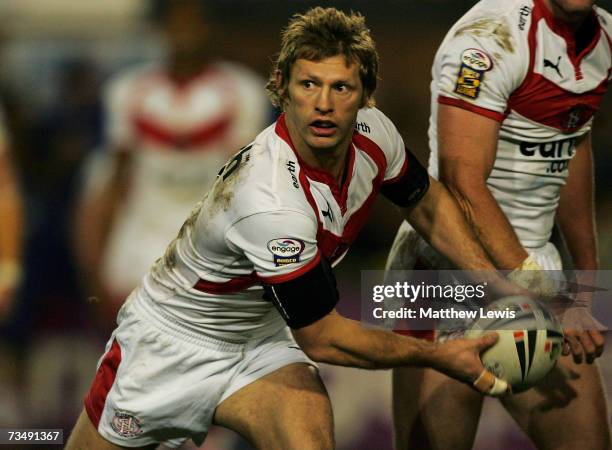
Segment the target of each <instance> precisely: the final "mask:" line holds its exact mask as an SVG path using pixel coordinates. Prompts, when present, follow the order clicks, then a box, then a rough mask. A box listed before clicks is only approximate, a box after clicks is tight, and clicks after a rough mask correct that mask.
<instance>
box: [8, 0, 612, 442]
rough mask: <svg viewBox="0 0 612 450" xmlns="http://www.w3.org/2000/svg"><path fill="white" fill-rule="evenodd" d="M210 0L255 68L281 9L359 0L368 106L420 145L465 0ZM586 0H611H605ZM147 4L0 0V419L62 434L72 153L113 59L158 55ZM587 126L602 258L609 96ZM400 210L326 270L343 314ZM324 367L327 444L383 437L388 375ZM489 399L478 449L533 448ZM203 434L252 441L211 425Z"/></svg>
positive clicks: (236, 53)
mask: <svg viewBox="0 0 612 450" xmlns="http://www.w3.org/2000/svg"><path fill="white" fill-rule="evenodd" d="M210 3H211V5H212V6H213V7H214V13H215V14H214V37H213V39H214V40H215V41H214V43H215V48H217V49H218V55H217V56H218V57H219V58H228V59H233V60H237V61H241V62H243V63H245V64H247V65H248V66H250V67H251V68H253V69H255V70H256V71H257V72H259V73H260V74H261V75H262V76H264V77H265V76H267V72H268V70H269V66H270V61H271V58H272V57H273V56H274V54H275V52H276V51H277V49H278V36H279V32H280V29H281V28H282V26H283V25H284V24H285V23H286V22H287V19H288V17H289V16H290V15H291V14H292V13H294V12H299V11H304V10H305V9H307V8H308V7H310V6H315V5H323V6H337V7H340V8H343V9H347V10H349V9H352V10H358V11H361V12H362V13H364V14H365V16H366V18H367V22H368V24H369V26H370V28H371V29H372V32H373V35H374V37H375V39H376V41H377V44H378V50H379V52H380V56H381V59H382V73H381V78H382V80H381V84H380V89H379V91H378V94H377V102H378V105H379V107H380V108H381V109H382V110H383V111H385V112H386V114H387V115H389V116H390V117H391V118H392V119H393V120H394V121H395V123H396V124H397V125H398V127H399V129H400V132H401V133H402V135H403V136H404V139H405V141H406V143H407V144H408V145H409V146H410V147H411V148H413V149H414V150H415V152H416V153H417V155H418V156H419V157H420V158H421V160H422V161H423V162H425V161H426V160H427V154H428V150H427V139H426V131H427V121H428V113H429V81H430V66H431V62H432V59H433V54H434V52H435V50H436V48H437V46H438V44H439V43H440V41H441V39H442V37H443V36H444V34H445V32H446V30H447V29H448V28H449V27H450V25H451V24H452V23H453V21H454V20H456V19H457V18H458V17H459V16H460V15H461V14H462V13H463V12H465V11H466V10H467V9H468V8H469V7H470V6H471V5H472V4H473V3H474V1H466V0H425V1H415V0H412V1H408V0H395V1H391V0H379V1H376V2H375V1H365V0H361V1H359V0H354V1H350V2H349V1H336V2H323V1H320V2H316V3H315V2H308V1H298V0H292V1H290V2H288V1H280V0H267V1H264V0H248V1H247V0H216V1H211V2H210ZM598 3H599V4H600V5H601V6H603V7H605V8H607V9H608V10H610V9H612V0H607V1H600V2H598ZM147 7H148V2H147V1H146V0H112V1H106V2H84V1H78V0H0V99H1V103H2V104H3V107H4V109H5V111H6V116H7V124H8V128H9V132H10V135H11V142H12V151H13V154H14V157H15V162H16V165H17V167H18V173H19V177H20V184H21V188H22V191H23V193H24V195H25V202H26V253H25V271H26V273H25V280H24V283H23V287H22V289H21V292H20V294H19V304H20V307H19V311H20V312H19V313H18V314H16V315H15V318H14V319H13V320H12V323H11V324H10V339H6V340H5V341H4V342H2V343H0V344H1V345H2V346H3V347H4V348H5V349H8V351H11V352H12V353H13V355H14V356H15V357H16V358H15V362H14V363H10V364H9V363H8V362H7V361H8V360H2V361H0V369H1V373H2V376H3V379H2V382H1V383H0V428H6V427H51V428H64V430H65V435H67V433H68V431H69V429H70V428H71V426H72V424H73V423H74V420H75V418H76V416H77V414H78V412H79V411H80V409H81V407H82V397H83V395H84V393H85V391H86V390H87V388H88V386H89V383H90V382H91V379H92V376H93V374H94V371H95V364H96V360H97V358H98V357H99V356H100V354H101V352H102V350H103V345H104V342H105V340H106V339H107V336H106V335H105V334H102V333H101V332H100V331H99V330H100V327H99V326H98V324H97V323H96V317H95V313H94V310H93V308H92V307H91V303H90V302H88V297H89V295H88V292H86V289H85V288H84V285H83V283H82V281H81V279H80V276H79V267H78V266H77V264H76V260H75V258H74V249H73V218H74V214H75V207H76V198H77V196H78V194H79V190H80V187H81V183H82V180H81V177H80V174H81V169H82V166H83V163H84V161H85V160H86V158H87V157H88V156H89V155H91V154H93V153H95V152H100V151H103V142H102V128H103V126H104V123H103V122H104V120H103V114H102V109H101V102H100V88H101V86H102V85H103V83H104V81H105V80H106V79H107V78H108V77H109V76H111V75H112V74H114V73H116V71H117V70H119V69H121V68H124V67H126V66H129V65H131V64H133V63H135V62H140V61H148V60H155V59H158V58H160V57H161V56H162V55H163V45H162V42H161V41H160V37H159V35H158V34H157V33H156V32H155V31H154V29H153V28H152V27H151V26H150V24H149V23H148V21H147V20H146V18H147V16H146V11H147ZM262 89H263V86H262ZM594 130H595V131H594V148H595V156H596V177H597V179H596V183H597V213H598V219H599V241H600V249H601V263H602V268H605V269H611V268H612V158H611V157H610V154H611V151H612V95H608V96H607V98H606V101H605V104H604V107H603V109H602V111H601V112H600V113H599V115H598V117H597V119H596V121H595V128H594ZM398 223H399V217H398V215H397V214H396V213H395V211H394V210H393V209H392V208H391V207H389V206H388V205H387V204H386V203H385V201H384V200H381V201H379V203H378V204H377V205H376V207H375V212H374V214H373V216H372V219H371V220H370V222H369V224H368V225H367V227H366V229H365V230H364V231H363V232H362V235H361V237H360V239H359V240H358V243H357V245H356V246H355V247H354V248H353V250H352V251H351V253H350V254H349V257H347V259H346V260H345V262H344V263H343V264H342V265H341V267H340V268H339V271H338V277H339V283H340V289H341V292H342V294H343V295H342V297H343V300H342V304H341V309H342V310H343V312H344V313H346V314H348V315H351V316H353V317H355V318H358V317H359V301H360V299H359V287H360V282H359V271H360V270H363V269H380V268H382V267H383V265H384V259H385V257H386V252H387V249H388V247H389V245H390V243H391V240H392V239H393V236H394V234H395V230H396V227H397V225H398ZM611 344H612V342H611ZM611 360H612V351H611V350H610V348H608V350H607V352H606V356H604V358H602V360H601V366H602V370H603V371H604V376H605V378H606V379H607V380H612V361H611ZM323 376H324V378H325V381H326V384H327V386H328V389H329V391H330V394H331V396H332V401H333V404H334V409H335V414H336V422H337V438H338V448H339V449H341V450H342V449H345V450H348V449H351V450H383V449H390V448H392V445H391V422H390V409H391V399H390V382H389V379H390V374H389V373H388V372H376V373H375V372H366V371H358V370H355V369H338V368H330V367H324V368H323ZM608 383H610V382H609V381H608ZM608 389H609V390H610V389H612V385H610V384H609V386H608ZM486 408H487V409H486V410H485V416H486V418H485V420H484V421H483V425H482V426H481V429H480V431H479V437H478V442H477V444H476V448H477V449H481V450H485V449H486V450H517V449H529V448H532V447H530V446H529V444H527V443H526V442H525V438H524V437H523V435H522V433H521V432H520V431H518V430H517V429H516V427H515V426H514V425H512V424H510V423H509V420H508V419H507V417H506V415H505V413H504V412H503V411H501V410H500V409H499V407H497V406H496V405H495V404H494V403H493V402H490V403H488V404H487V407H486ZM611 409H612V408H611ZM458 420H459V421H460V418H458ZM20 448H26V447H20ZM205 448H206V449H209V450H213V449H217V450H229V449H247V448H248V446H246V445H245V444H244V443H242V442H241V441H239V440H238V439H237V438H236V437H235V436H233V435H230V434H226V433H223V432H219V431H215V432H213V433H212V434H211V438H210V441H209V442H208V443H207V444H206V446H205Z"/></svg>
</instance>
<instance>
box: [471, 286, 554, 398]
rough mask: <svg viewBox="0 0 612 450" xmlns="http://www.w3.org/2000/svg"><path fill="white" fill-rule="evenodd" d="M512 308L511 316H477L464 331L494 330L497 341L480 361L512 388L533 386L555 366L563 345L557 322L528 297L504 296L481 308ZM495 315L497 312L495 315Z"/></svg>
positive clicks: (475, 335) (473, 335) (479, 333)
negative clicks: (497, 335)
mask: <svg viewBox="0 0 612 450" xmlns="http://www.w3.org/2000/svg"><path fill="white" fill-rule="evenodd" d="M495 310H497V311H508V312H509V314H507V316H510V315H512V314H510V312H512V311H513V312H514V314H513V315H514V318H511V317H507V316H506V317H504V318H497V319H495V318H481V319H479V320H477V321H476V322H475V323H474V324H473V325H472V326H471V327H470V329H469V330H467V331H466V334H465V335H466V337H467V338H478V337H480V336H482V335H483V334H486V333H488V332H492V331H495V332H497V333H498V334H499V340H498V341H497V343H496V344H495V345H494V346H493V347H491V348H489V349H488V350H487V351H485V352H484V353H483V354H482V355H481V360H482V363H483V365H484V366H485V367H486V368H487V369H488V370H490V371H491V372H493V373H494V374H495V376H497V377H498V378H501V379H503V380H505V381H507V382H508V384H510V385H511V386H512V391H513V392H522V391H525V390H527V389H529V388H530V387H532V386H534V385H535V384H536V383H537V382H538V381H540V380H541V379H542V378H544V376H545V375H546V374H547V373H548V372H550V371H551V370H552V368H553V367H554V366H555V364H556V362H557V359H558V358H559V355H560V354H561V350H562V348H563V330H562V329H561V325H560V324H559V322H558V321H557V319H555V317H553V315H552V314H550V313H549V312H548V311H546V309H545V308H543V307H542V306H540V305H539V304H537V303H536V302H534V301H533V300H531V299H530V298H528V297H522V296H512V297H504V298H502V299H499V300H497V301H495V302H493V303H491V304H490V305H489V306H488V307H487V308H485V311H495ZM498 317H499V315H498Z"/></svg>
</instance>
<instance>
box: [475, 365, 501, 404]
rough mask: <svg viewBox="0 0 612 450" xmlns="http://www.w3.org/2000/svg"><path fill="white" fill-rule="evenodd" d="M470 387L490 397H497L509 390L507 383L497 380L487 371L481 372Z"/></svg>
mask: <svg viewBox="0 0 612 450" xmlns="http://www.w3.org/2000/svg"><path fill="white" fill-rule="evenodd" d="M472 386H474V388H475V389H476V390H477V391H478V392H480V393H481V394H486V395H490V396H492V397H499V396H501V395H504V394H506V393H507V392H509V390H510V387H509V386H508V383H507V382H505V381H504V380H502V379H499V378H497V377H496V376H495V375H493V374H492V373H491V372H489V371H488V370H487V369H483V370H482V372H481V373H480V375H479V376H478V378H476V380H474V383H472Z"/></svg>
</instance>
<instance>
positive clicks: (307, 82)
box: [301, 80, 314, 89]
mask: <svg viewBox="0 0 612 450" xmlns="http://www.w3.org/2000/svg"><path fill="white" fill-rule="evenodd" d="M301 84H302V86H303V87H305V88H306V89H310V88H312V87H314V83H313V82H312V81H311V80H304V81H302V82H301Z"/></svg>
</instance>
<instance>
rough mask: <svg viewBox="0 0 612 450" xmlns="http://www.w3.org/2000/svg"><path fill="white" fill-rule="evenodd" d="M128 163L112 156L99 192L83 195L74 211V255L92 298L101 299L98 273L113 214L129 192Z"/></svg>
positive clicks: (125, 155)
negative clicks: (109, 169) (108, 169)
mask: <svg viewBox="0 0 612 450" xmlns="http://www.w3.org/2000/svg"><path fill="white" fill-rule="evenodd" d="M131 161H132V155H131V153H130V152H128V151H120V150H118V151H116V152H113V161H112V164H113V166H112V168H111V175H110V176H109V177H108V178H107V179H106V180H105V183H104V184H103V186H102V187H101V188H99V189H97V190H95V191H94V192H92V193H86V194H84V195H83V196H82V199H81V202H80V203H81V204H80V205H79V208H77V215H76V220H75V221H76V232H75V247H76V255H77V259H78V261H79V265H80V267H81V269H82V270H83V272H84V274H85V278H86V279H87V282H88V283H89V284H90V289H92V291H93V292H92V293H93V294H95V295H104V287H103V286H101V284H100V280H99V270H100V266H101V262H102V258H103V256H104V250H105V248H106V243H107V240H108V236H109V234H110V231H111V229H112V225H113V222H114V218H115V215H116V212H117V210H118V208H119V206H120V205H121V202H122V201H123V200H124V199H125V196H126V195H127V192H128V189H129V183H128V181H129V179H130V174H131Z"/></svg>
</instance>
